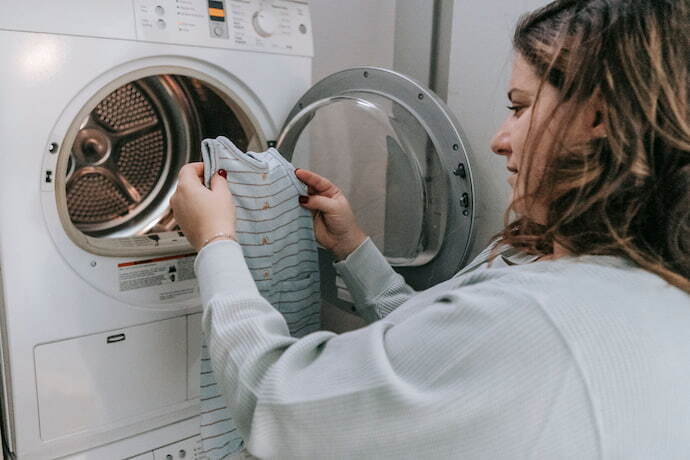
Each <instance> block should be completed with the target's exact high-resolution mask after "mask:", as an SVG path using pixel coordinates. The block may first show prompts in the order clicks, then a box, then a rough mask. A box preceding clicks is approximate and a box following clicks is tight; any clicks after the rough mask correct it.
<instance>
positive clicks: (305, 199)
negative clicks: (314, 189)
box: [299, 195, 309, 204]
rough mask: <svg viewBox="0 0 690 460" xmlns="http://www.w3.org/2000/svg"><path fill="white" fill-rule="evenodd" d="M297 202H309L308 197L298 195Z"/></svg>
mask: <svg viewBox="0 0 690 460" xmlns="http://www.w3.org/2000/svg"><path fill="white" fill-rule="evenodd" d="M299 202H300V203H301V204H307V203H308V202H309V197H308V196H305V195H300V197H299Z"/></svg>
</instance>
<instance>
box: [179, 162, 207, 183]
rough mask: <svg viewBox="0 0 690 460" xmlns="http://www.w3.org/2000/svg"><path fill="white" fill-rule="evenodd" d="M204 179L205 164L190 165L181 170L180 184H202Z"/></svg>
mask: <svg viewBox="0 0 690 460" xmlns="http://www.w3.org/2000/svg"><path fill="white" fill-rule="evenodd" d="M203 178H204V164H203V163H188V164H186V165H184V166H183V167H182V169H180V174H179V176H178V179H179V181H180V182H202V181H203Z"/></svg>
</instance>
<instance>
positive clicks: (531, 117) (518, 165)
mask: <svg viewBox="0 0 690 460" xmlns="http://www.w3.org/2000/svg"><path fill="white" fill-rule="evenodd" d="M540 85H541V79H540V78H539V77H538V76H537V75H536V74H535V73H534V71H533V70H532V67H531V66H530V65H529V64H528V63H527V61H526V60H525V59H524V58H523V57H522V56H521V55H520V54H519V53H516V55H515V58H514V60H513V69H512V73H511V77H510V82H509V85H508V88H509V89H508V100H509V101H510V105H509V107H508V108H509V109H510V110H511V112H512V113H511V114H510V115H508V117H507V118H506V120H505V121H504V122H503V125H501V127H500V128H499V130H498V132H497V133H496V135H495V136H494V138H493V140H492V141H491V150H493V151H494V153H496V154H498V155H502V156H504V157H506V162H507V164H506V167H507V168H508V171H510V173H511V175H510V176H509V177H508V183H509V184H510V185H511V187H512V196H511V200H512V201H515V200H516V199H517V198H520V197H524V196H525V190H526V188H527V184H526V178H527V177H526V174H521V172H522V171H521V170H522V169H523V168H525V167H526V166H527V165H529V166H530V168H529V169H530V171H529V175H530V180H529V187H530V189H531V190H534V189H535V187H536V185H537V184H538V183H539V181H540V178H541V177H542V176H543V174H544V170H545V167H546V163H547V159H548V156H549V154H550V152H551V150H553V145H554V140H555V138H554V133H555V131H556V129H557V127H558V126H559V123H560V122H561V119H562V118H563V114H564V112H565V110H564V109H565V107H559V106H558V100H559V98H558V89H556V88H555V87H554V86H553V85H550V84H548V83H545V84H544V85H543V86H542V88H541V91H540V90H539V86H540ZM537 93H539V94H538V95H539V97H538V98H537ZM595 117H596V111H595V110H594V108H593V107H589V106H588V107H586V108H584V110H581V111H580V112H579V113H578V116H577V117H576V119H575V120H574V122H573V123H572V124H571V125H570V126H569V127H568V130H567V136H568V138H569V139H562V141H563V143H565V144H569V143H579V142H586V141H588V140H589V139H591V138H592V137H593V136H594V135H596V133H595V132H594V130H595V129H596V130H599V131H600V130H603V127H596V128H595V127H594V123H593V121H594V120H595ZM530 129H531V130H532V133H535V135H531V136H530V137H531V139H529V142H528V138H527V137H528V133H529V132H530ZM535 137H537V139H536V140H537V142H536V145H535V142H534V138H535ZM530 163H531V164H530ZM547 205H548V203H546V202H545V200H543V201H540V200H539V197H536V200H535V201H534V203H533V204H532V206H531V207H530V209H529V210H526V209H524V208H521V206H520V203H519V202H518V207H517V209H516V210H517V211H518V213H521V214H523V215H524V214H528V217H530V218H531V219H533V220H534V221H535V222H538V223H544V222H545V219H546V209H547Z"/></svg>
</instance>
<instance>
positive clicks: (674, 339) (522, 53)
mask: <svg viewBox="0 0 690 460" xmlns="http://www.w3.org/2000/svg"><path fill="white" fill-rule="evenodd" d="M689 15H690V5H689V3H688V1H687V0H588V1H585V0H582V1H575V0H570V1H569V0H559V1H556V2H553V3H551V4H550V5H548V6H547V7H545V8H543V9H541V10H538V11H536V12H534V13H532V14H530V15H528V16H527V17H525V18H523V19H522V21H521V22H520V24H519V26H518V27H517V31H516V33H515V39H514V46H515V51H516V53H515V60H514V65H513V71H512V77H511V81H510V88H509V99H510V104H511V105H510V107H509V109H510V110H511V111H512V112H513V113H512V114H510V115H509V117H508V118H507V120H506V121H505V123H504V124H503V126H502V127H501V128H500V130H499V132H498V134H497V135H496V137H495V139H494V140H493V142H492V149H493V150H494V152H495V153H497V154H499V155H503V156H505V158H506V161H507V166H508V169H509V170H510V171H511V172H512V173H513V175H512V176H511V177H510V179H509V181H510V183H511V185H512V186H513V197H512V204H511V207H510V209H509V212H513V213H514V214H515V215H516V219H515V220H514V221H513V222H511V223H510V224H509V225H507V226H506V228H505V230H504V231H503V232H502V233H501V235H500V238H499V239H498V241H497V243H495V244H493V245H491V246H490V247H489V248H487V250H485V251H484V253H482V254H481V255H480V256H479V257H478V258H477V259H476V260H475V261H474V262H473V263H471V264H470V265H469V266H468V267H466V268H465V269H464V270H463V271H462V272H460V273H459V274H458V275H457V276H455V277H454V278H453V279H451V280H449V281H446V282H444V283H442V284H440V285H438V286H435V287H433V288H431V289H429V290H427V291H425V292H422V293H415V292H413V290H412V289H411V288H410V287H409V286H407V285H406V284H405V283H404V281H403V279H402V278H401V277H400V276H398V275H397V274H395V272H393V270H392V269H391V268H390V266H389V265H388V264H387V263H386V262H385V259H384V258H383V257H382V255H381V254H380V253H379V252H378V251H377V250H376V248H375V247H374V246H373V244H372V243H371V241H370V240H369V239H367V238H366V237H365V235H364V234H363V233H362V231H361V230H359V228H358V227H357V225H356V223H355V219H354V217H353V215H352V212H351V211H350V207H349V205H348V203H347V200H346V199H345V198H344V197H343V195H342V194H341V193H340V192H339V190H338V189H337V188H336V187H335V186H334V185H333V184H331V183H330V182H329V181H328V180H326V179H324V178H321V177H319V176H317V175H316V174H314V173H312V172H309V171H304V170H301V171H298V172H297V176H298V178H299V179H300V180H302V181H303V182H305V183H306V184H308V185H309V186H310V192H311V193H310V196H308V197H302V198H301V199H300V202H301V203H302V205H303V206H304V207H306V208H308V209H310V210H313V211H315V213H314V215H315V221H314V222H315V230H316V235H317V238H318V240H319V242H320V243H321V244H322V245H323V246H324V247H326V248H329V249H331V250H332V251H333V252H334V253H335V255H336V257H337V258H338V259H339V260H341V261H340V262H338V263H337V264H336V269H337V270H338V272H339V273H340V274H341V276H342V277H343V279H344V280H345V281H346V282H347V284H348V287H349V289H350V291H351V293H352V294H353V297H354V298H355V300H356V303H357V306H358V309H359V311H360V314H361V315H363V316H364V317H365V318H369V319H371V320H377V321H372V323H371V324H370V325H369V326H367V327H365V328H363V329H360V330H357V331H353V332H349V333H346V334H341V335H336V334H333V333H330V332H325V331H323V332H318V333H314V334H311V335H308V336H307V337H304V338H302V339H299V340H298V339H295V338H291V337H290V336H289V335H288V332H287V327H286V325H285V321H284V319H283V318H282V317H281V315H280V314H279V313H278V312H276V311H275V310H274V309H273V308H272V307H271V305H269V304H268V303H267V302H266V301H265V300H264V299H263V298H262V297H261V296H260V295H259V294H258V291H257V289H256V286H255V285H254V283H253V281H252V279H251V277H250V275H249V271H248V269H247V266H246V264H245V263H244V260H243V258H242V252H241V250H240V247H239V245H238V244H237V243H235V242H233V241H232V239H233V238H234V208H233V205H232V204H231V201H232V200H231V196H230V194H229V192H228V189H227V187H226V186H225V183H224V179H223V178H222V177H220V176H217V177H215V178H214V181H213V185H212V191H211V190H207V189H205V188H204V187H203V186H202V184H201V179H200V177H201V175H202V167H201V166H200V165H199V164H196V165H190V166H188V167H186V168H185V169H184V170H183V171H182V173H181V175H180V185H179V189H178V192H177V194H176V196H175V197H174V198H173V201H172V205H173V208H174V211H175V215H176V217H177V219H178V221H179V222H180V225H181V226H182V227H183V229H184V230H185V232H186V233H187V235H188V237H189V239H190V241H191V243H192V244H193V245H194V246H195V247H196V248H197V249H200V250H201V251H200V253H199V255H198V258H197V261H196V270H197V274H198V278H199V283H200V287H201V293H202V299H203V303H204V320H203V327H204V331H205V333H206V334H207V336H208V338H209V346H210V349H211V354H212V358H213V364H214V368H215V369H216V373H217V375H219V376H221V375H222V377H221V378H220V379H221V380H222V381H223V386H224V388H223V389H224V392H225V394H226V396H227V399H228V403H229V407H230V408H231V410H232V411H233V416H234V418H235V420H236V422H237V425H238V426H239V427H240V429H241V431H242V434H243V436H244V438H245V440H246V442H247V446H248V449H249V451H250V452H251V453H253V454H254V455H257V456H259V457H270V458H345V457H349V458H371V457H374V458H422V457H428V458H448V457H462V458H523V457H530V458H559V459H561V458H578V459H580V458H601V457H606V458H626V459H627V458H645V459H647V458H687V455H688V452H689V451H690V450H689V449H690V402H689V400H688V395H689V394H690V339H689V338H688V331H690V295H689V293H690V237H689V234H690V232H689V230H690V125H689V111H690V101H689V90H688V83H689V82H690V70H689V68H688V56H689V55H690V45H689V43H688V30H690V22H689V19H688V18H689ZM316 211H318V212H316ZM218 233H225V234H226V235H227V236H226V237H224V238H220V239H224V240H223V241H218V240H214V241H213V242H211V243H209V244H207V245H205V246H204V247H203V248H202V247H201V246H202V245H203V242H204V241H205V240H208V239H210V238H213V236H214V235H216V234H218Z"/></svg>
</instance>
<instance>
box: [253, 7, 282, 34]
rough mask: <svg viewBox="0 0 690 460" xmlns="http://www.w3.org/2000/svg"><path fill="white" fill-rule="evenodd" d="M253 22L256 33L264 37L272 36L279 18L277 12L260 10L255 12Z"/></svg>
mask: <svg viewBox="0 0 690 460" xmlns="http://www.w3.org/2000/svg"><path fill="white" fill-rule="evenodd" d="M252 23H253V24H254V29H255V30H256V33H257V34H259V35H261V36H262V37H270V36H271V35H273V34H274V33H275V31H276V28H277V27H278V20H277V18H276V17H275V14H274V13H273V12H272V11H269V10H259V11H257V12H256V13H254V17H253V18H252Z"/></svg>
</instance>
